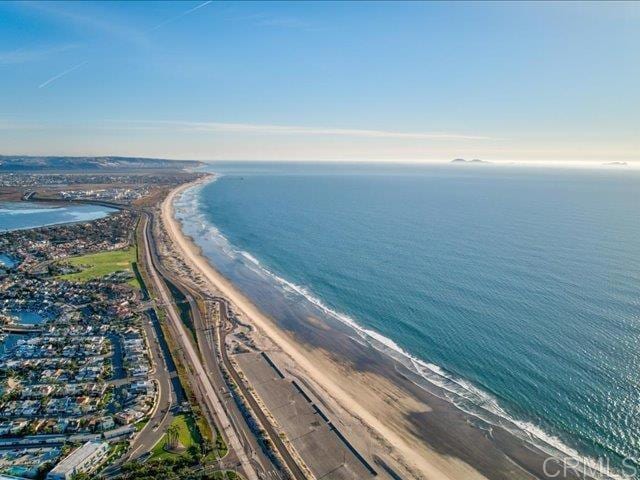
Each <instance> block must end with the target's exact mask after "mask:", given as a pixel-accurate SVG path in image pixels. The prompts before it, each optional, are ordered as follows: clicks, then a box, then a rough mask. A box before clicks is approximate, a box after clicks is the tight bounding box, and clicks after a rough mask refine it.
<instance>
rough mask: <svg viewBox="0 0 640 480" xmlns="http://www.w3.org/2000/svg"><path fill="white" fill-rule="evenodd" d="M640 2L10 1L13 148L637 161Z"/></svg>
mask: <svg viewBox="0 0 640 480" xmlns="http://www.w3.org/2000/svg"><path fill="white" fill-rule="evenodd" d="M639 52H640V4H638V3H635V4H634V3H618V4H611V3H609V4H604V3H603V4H597V3H588V4H579V3H567V4H562V3H539V4H534V3H514V4H506V3H415V2H413V3H382V2H374V3H365V2H355V3H346V2H341V3H309V2H301V3H293V2H287V3H273V2H268V3H260V2H241V3H231V2H203V1H195V2H175V3H174V2H161V3H151V2H141V3H135V2H122V3H117V2H113V3H109V2H96V3H91V2H89V3H80V2H69V3H65V2H61V3H55V2H44V3H35V2H34V3H30V2H15V3H12V2H5V3H0V150H2V152H0V153H5V154H69V155H103V154H104V155H140V156H157V157H169V158H184V159H190V158H197V159H257V160H260V159H265V160H273V159H286V160H295V159H301V160H409V161H411V160H416V161H431V160H435V161H437V160H440V161H447V160H449V159H451V158H454V157H459V156H462V157H469V158H473V157H479V158H486V159H489V160H502V161H523V160H537V161H539V160H547V161H565V160H572V161H599V162H602V161H627V162H628V161H635V160H640V108H638V107H639V106H640V53H639Z"/></svg>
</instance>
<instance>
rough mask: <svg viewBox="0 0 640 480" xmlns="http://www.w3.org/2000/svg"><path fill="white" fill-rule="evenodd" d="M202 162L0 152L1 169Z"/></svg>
mask: <svg viewBox="0 0 640 480" xmlns="http://www.w3.org/2000/svg"><path fill="white" fill-rule="evenodd" d="M201 165H203V164H202V162H198V161H194V160H184V161H183V160H165V159H159V158H137V157H53V156H43V157H37V156H25V155H0V171H4V172H9V171H38V170H57V171H60V170H77V169H79V168H80V169H82V170H90V171H100V170H109V171H114V170H123V169H126V170H128V169H149V170H159V169H161V170H166V169H170V170H182V169H183V168H195V167H199V166H201Z"/></svg>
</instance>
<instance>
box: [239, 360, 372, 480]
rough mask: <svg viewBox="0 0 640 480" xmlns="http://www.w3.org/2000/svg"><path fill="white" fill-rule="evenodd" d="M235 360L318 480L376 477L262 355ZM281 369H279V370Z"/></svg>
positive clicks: (322, 415) (306, 400) (321, 416)
mask: <svg viewBox="0 0 640 480" xmlns="http://www.w3.org/2000/svg"><path fill="white" fill-rule="evenodd" d="M234 358H235V359H236V360H237V361H238V364H239V365H240V367H241V368H242V371H243V372H244V374H245V375H246V377H247V379H248V380H249V382H250V384H251V385H252V386H253V388H255V391H256V393H257V394H258V396H259V397H260V398H261V399H262V401H263V402H264V404H265V405H266V406H267V408H268V409H269V411H270V412H271V414H272V415H273V417H274V418H275V419H276V421H277V422H278V424H279V425H280V427H281V428H282V430H283V431H284V432H285V434H286V435H287V438H288V439H289V440H290V441H291V443H292V444H293V446H294V447H295V448H296V450H297V451H298V453H299V454H300V456H301V457H302V458H303V459H304V461H305V463H306V464H307V466H308V467H309V468H310V469H311V472H312V473H313V475H314V476H315V478H322V479H323V480H324V479H331V480H339V479H340V480H341V479H345V480H346V479H358V480H360V479H366V478H374V475H373V474H372V473H371V472H370V471H369V470H368V469H367V467H366V466H365V465H364V463H363V462H362V461H360V460H359V459H358V458H357V456H356V454H354V453H353V452H352V451H351V450H350V449H349V447H348V446H347V445H346V443H344V441H343V440H342V439H341V438H340V437H339V435H337V434H336V432H335V431H334V430H333V426H332V425H331V423H329V421H328V420H329V419H328V418H327V417H326V415H325V414H324V413H323V412H322V413H321V410H320V411H319V409H318V407H317V406H315V405H314V404H313V403H311V402H310V401H309V400H310V399H308V398H305V396H304V395H303V394H302V393H300V391H299V390H298V389H297V388H296V387H295V386H294V384H293V383H292V382H291V380H290V379H288V378H282V377H281V375H280V374H279V373H278V372H277V371H276V370H275V368H274V367H272V366H271V365H270V364H269V362H268V361H267V359H265V357H263V356H262V355H261V354H259V353H242V354H238V355H235V356H234ZM276 368H277V367H276Z"/></svg>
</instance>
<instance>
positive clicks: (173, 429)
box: [167, 425, 180, 450]
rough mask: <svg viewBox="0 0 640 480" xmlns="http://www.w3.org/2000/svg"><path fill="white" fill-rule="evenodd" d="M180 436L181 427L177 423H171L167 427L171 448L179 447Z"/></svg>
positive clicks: (168, 441)
mask: <svg viewBox="0 0 640 480" xmlns="http://www.w3.org/2000/svg"><path fill="white" fill-rule="evenodd" d="M179 438H180V429H179V428H178V426H177V425H171V426H170V427H169V428H168V429H167V446H168V447H169V448H170V449H171V450H176V449H177V448H178V441H179Z"/></svg>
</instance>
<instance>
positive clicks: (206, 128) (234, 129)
mask: <svg viewBox="0 0 640 480" xmlns="http://www.w3.org/2000/svg"><path fill="white" fill-rule="evenodd" d="M134 123H140V124H152V125H164V126H167V127H173V128H177V129H180V130H182V131H185V130H187V131H194V132H220V133H248V134H269V135H312V136H334V137H336V136H340V137H360V138H396V139H417V140H438V139H442V140H447V139H448V140H494V138H492V137H488V136H484V135H472V134H463V133H451V132H398V131H390V130H370V129H357V128H335V127H305V126H292V125H265V124H254V123H220V122H182V121H146V122H145V121H142V122H134Z"/></svg>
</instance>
